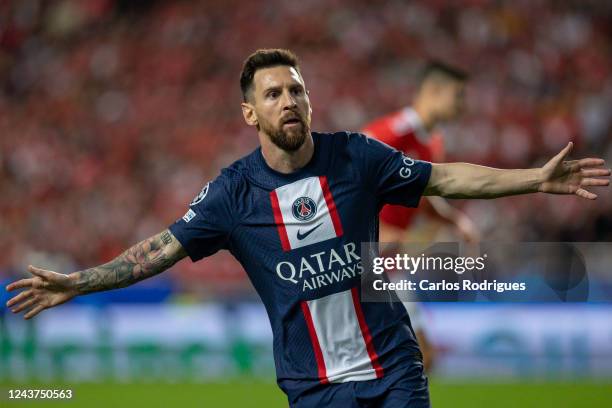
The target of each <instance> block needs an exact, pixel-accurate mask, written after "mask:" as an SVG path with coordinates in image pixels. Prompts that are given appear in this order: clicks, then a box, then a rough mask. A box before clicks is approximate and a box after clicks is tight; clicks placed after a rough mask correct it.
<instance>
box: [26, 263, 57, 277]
mask: <svg viewBox="0 0 612 408" xmlns="http://www.w3.org/2000/svg"><path fill="white" fill-rule="evenodd" d="M28 271H30V272H31V273H32V274H33V275H36V276H40V277H41V278H45V279H52V277H53V272H52V271H48V270H46V269H40V268H37V267H35V266H32V265H30V266H28Z"/></svg>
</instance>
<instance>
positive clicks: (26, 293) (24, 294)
mask: <svg viewBox="0 0 612 408" xmlns="http://www.w3.org/2000/svg"><path fill="white" fill-rule="evenodd" d="M31 295H32V289H28V290H24V291H23V292H21V293H20V294H18V295H17V296H15V297H13V298H11V299H9V301H8V302H6V307H11V306H12V305H14V304H15V303H18V302H21V301H22V300H24V299H26V298H28V297H29V296H31Z"/></svg>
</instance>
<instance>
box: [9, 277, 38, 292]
mask: <svg viewBox="0 0 612 408" xmlns="http://www.w3.org/2000/svg"><path fill="white" fill-rule="evenodd" d="M32 283H34V279H32V278H28V279H19V280H18V281H16V282H13V283H9V284H8V285H7V286H6V291H7V292H10V291H12V290H15V289H21V288H29V287H32Z"/></svg>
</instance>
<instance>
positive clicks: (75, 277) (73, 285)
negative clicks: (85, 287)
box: [67, 271, 83, 296]
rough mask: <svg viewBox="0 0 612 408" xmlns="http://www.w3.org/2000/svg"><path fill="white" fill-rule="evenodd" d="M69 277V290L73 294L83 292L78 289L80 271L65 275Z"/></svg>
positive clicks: (76, 294)
mask: <svg viewBox="0 0 612 408" xmlns="http://www.w3.org/2000/svg"><path fill="white" fill-rule="evenodd" d="M67 276H68V278H69V279H70V290H71V291H72V292H73V293H74V296H78V295H82V294H83V292H82V291H81V290H80V285H79V281H80V280H81V272H80V271H79V272H72V273H70V274H68V275H67Z"/></svg>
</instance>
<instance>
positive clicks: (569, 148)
mask: <svg viewBox="0 0 612 408" xmlns="http://www.w3.org/2000/svg"><path fill="white" fill-rule="evenodd" d="M573 147H574V143H573V142H569V143H568V144H567V146H565V147H564V148H563V150H561V151H560V152H559V153H557V155H556V156H555V157H554V158H553V160H558V161H561V160H563V159H565V158H566V157H567V156H568V155H569V154H570V152H571V151H572V148H573Z"/></svg>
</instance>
